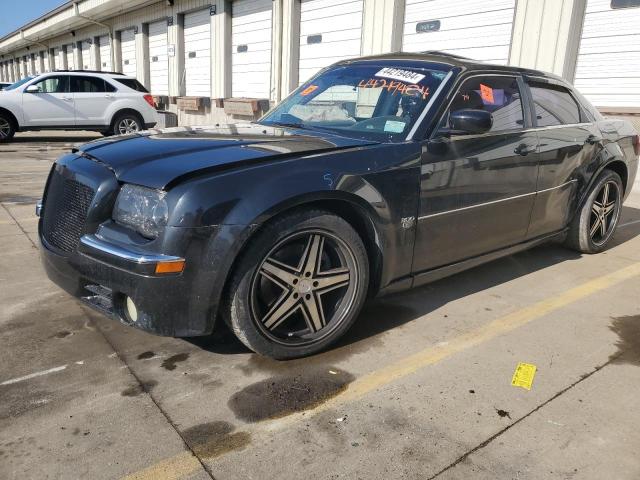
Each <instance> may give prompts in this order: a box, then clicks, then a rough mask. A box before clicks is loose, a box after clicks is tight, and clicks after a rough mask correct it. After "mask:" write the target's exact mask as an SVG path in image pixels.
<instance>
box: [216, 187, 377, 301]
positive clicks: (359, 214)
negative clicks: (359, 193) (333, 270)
mask: <svg viewBox="0 0 640 480" xmlns="http://www.w3.org/2000/svg"><path fill="white" fill-rule="evenodd" d="M300 209H304V210H310V209H320V210H325V211H328V212H330V213H333V214H334V215H337V216H338V217H341V218H343V219H344V220H346V221H347V222H348V223H349V224H350V225H351V226H352V227H353V228H354V229H355V231H356V232H357V233H358V235H360V238H361V239H362V242H363V243H364V246H365V249H366V250H367V257H368V259H369V291H368V295H369V296H370V297H372V296H374V295H375V294H376V293H377V291H378V289H379V287H380V279H381V275H382V252H380V249H379V248H378V246H377V244H376V236H377V235H376V231H375V228H374V226H373V222H372V221H371V219H370V218H369V216H368V215H367V213H366V212H365V211H364V209H363V208H362V207H359V206H357V205H355V204H353V203H351V202H348V201H344V200H332V199H327V200H314V201H310V202H307V203H303V204H301V205H296V206H293V207H291V208H288V209H286V210H283V211H281V212H278V213H277V214H276V215H274V216H273V217H271V218H269V219H268V220H267V221H266V222H265V223H263V224H262V225H261V226H260V227H259V228H256V229H255V230H254V231H253V232H251V235H250V236H249V238H247V239H246V240H245V242H244V244H243V245H242V247H241V248H240V250H239V252H238V254H237V255H236V258H235V259H234V260H233V262H232V264H231V266H230V268H229V271H228V273H227V278H226V280H225V285H224V287H223V289H222V295H223V296H224V295H226V294H227V293H228V287H229V283H230V281H231V277H232V275H233V272H234V270H235V269H236V265H237V263H238V260H239V259H240V258H241V256H242V255H243V254H244V253H245V250H246V248H247V246H248V245H249V244H250V243H251V240H252V239H253V238H254V237H255V235H256V234H257V233H258V232H260V231H261V229H262V226H264V225H266V224H268V223H270V222H273V221H274V220H276V219H277V218H279V217H281V216H283V215H287V214H290V213H291V212H294V211H295V210H300ZM220 303H222V302H220Z"/></svg>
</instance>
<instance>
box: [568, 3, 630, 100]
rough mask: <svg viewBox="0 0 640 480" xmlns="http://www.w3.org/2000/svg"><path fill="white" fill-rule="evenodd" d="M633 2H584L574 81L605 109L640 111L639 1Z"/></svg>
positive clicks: (581, 90)
mask: <svg viewBox="0 0 640 480" xmlns="http://www.w3.org/2000/svg"><path fill="white" fill-rule="evenodd" d="M633 3H636V4H637V7H629V8H612V6H614V7H616V6H618V5H619V4H620V5H632V4H633ZM633 3H631V2H629V1H626V2H616V1H613V2H612V1H611V0H589V1H588V2H587V8H586V13H585V17H584V24H583V27H582V35H581V38H580V49H579V51H578V60H577V65H576V74H575V82H574V84H575V86H576V87H577V88H578V90H580V92H581V93H582V94H583V95H584V96H586V97H587V98H588V99H589V100H590V101H591V102H592V103H593V104H594V105H595V106H597V107H599V108H601V109H603V110H606V111H615V110H617V109H620V108H624V109H628V108H631V109H633V110H634V111H635V110H637V111H638V112H640V2H633Z"/></svg>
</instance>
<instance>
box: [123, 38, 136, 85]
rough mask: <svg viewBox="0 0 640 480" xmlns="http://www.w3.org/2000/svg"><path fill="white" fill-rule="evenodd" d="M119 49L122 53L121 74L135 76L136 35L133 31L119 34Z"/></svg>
mask: <svg viewBox="0 0 640 480" xmlns="http://www.w3.org/2000/svg"><path fill="white" fill-rule="evenodd" d="M120 49H121V51H122V73H124V74H125V75H130V76H132V77H135V76H136V34H135V32H134V31H133V29H130V30H123V31H122V32H120Z"/></svg>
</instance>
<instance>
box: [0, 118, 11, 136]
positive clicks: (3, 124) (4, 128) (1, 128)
mask: <svg viewBox="0 0 640 480" xmlns="http://www.w3.org/2000/svg"><path fill="white" fill-rule="evenodd" d="M10 132H11V125H9V122H8V121H7V120H5V119H4V118H0V138H7V137H8V136H9V133H10Z"/></svg>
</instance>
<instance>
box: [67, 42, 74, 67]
mask: <svg viewBox="0 0 640 480" xmlns="http://www.w3.org/2000/svg"><path fill="white" fill-rule="evenodd" d="M65 55H66V57H67V69H68V70H75V69H76V59H75V55H74V52H73V44H72V43H70V44H69V45H67V49H66V52H65Z"/></svg>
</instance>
